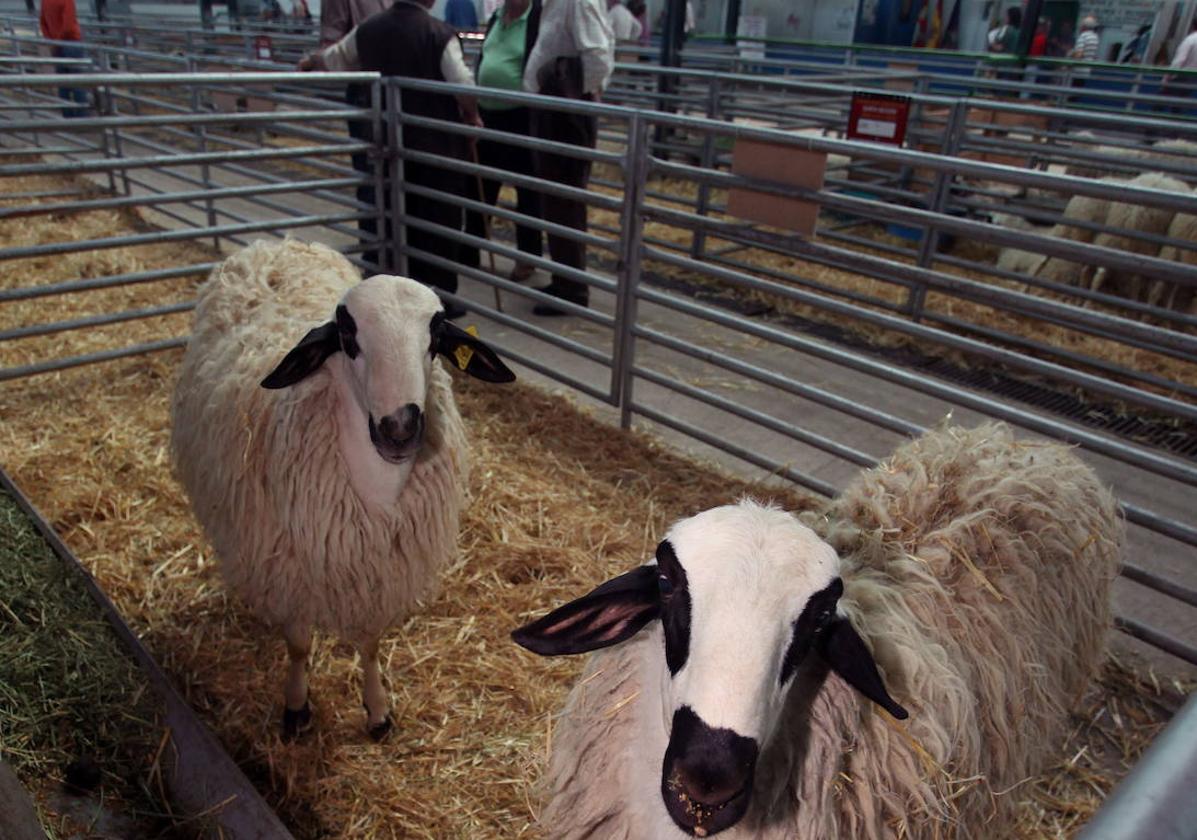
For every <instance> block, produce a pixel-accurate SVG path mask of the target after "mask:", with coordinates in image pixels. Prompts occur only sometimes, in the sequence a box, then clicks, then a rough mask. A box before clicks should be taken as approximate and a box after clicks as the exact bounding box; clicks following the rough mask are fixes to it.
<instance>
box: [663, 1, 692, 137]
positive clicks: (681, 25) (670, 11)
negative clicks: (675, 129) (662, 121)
mask: <svg viewBox="0 0 1197 840" xmlns="http://www.w3.org/2000/svg"><path fill="white" fill-rule="evenodd" d="M685 27H686V0H666V3H665V31H664V32H663V33H662V37H661V66H662V67H680V66H681V63H682V60H681V56H682V40H683V39H684V38H685V34H686V33H685ZM677 88H678V79H677V77H676V76H674V75H673V74H671V73H662V74H660V75H659V76H657V92H658V94H660V98H659V99H658V100H657V110H658V111H661V112H662V113H673V111H674V104H673V102H672V101H671V100H670V99H668V98H666V97H670V96H672V95H673V94H675V93H677ZM671 133H672V132H670V131H669V129H668V128H667V127H666V126H664V125H658V126H657V131H656V142H657V143H658V144H660V143H664V142H666V141H668V139H669V136H670V134H671ZM658 154H662V155H664V154H665V152H663V151H662V152H658Z"/></svg>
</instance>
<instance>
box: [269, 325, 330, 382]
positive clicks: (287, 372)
mask: <svg viewBox="0 0 1197 840" xmlns="http://www.w3.org/2000/svg"><path fill="white" fill-rule="evenodd" d="M340 349H341V340H340V337H339V336H338V335H337V324H336V322H335V321H329V322H328V323H327V324H321V325H320V326H318V327H316V328H315V329H313V330H310V331H309V332H308V334H307V335H305V336H304V337H303V338H301V339H300V340H299V343H298V344H296V345H295V346H294V347H292V348H291V352H289V353H287V355H286V356H283V360H282V361H281V362H279V363H278V367H276V368H275V369H274V370H272V371H271V372H270V375H269V376H267V377H266V378H265V379H263V380H262V387H263V388H287V387H289V386H291V385H294V384H295V383H296V382H299V381H301V380H303V379H306V378H307V377H309V376H311V375H312V374H313V373H315V372H316V371H317V370H319V369H320V366H321V365H322V364H324V360H325V359H327V358H328V357H329V356H331V355H332V354H333V353H336V352H337V351H338V350H340Z"/></svg>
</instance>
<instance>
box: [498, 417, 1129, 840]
mask: <svg viewBox="0 0 1197 840" xmlns="http://www.w3.org/2000/svg"><path fill="white" fill-rule="evenodd" d="M805 520H806V524H805V525H804V524H802V523H801V522H800V521H799V519H798V518H797V517H794V516H791V515H789V514H787V513H785V512H782V511H780V510H777V509H773V508H768V507H762V506H760V505H757V504H755V503H752V502H741V503H740V504H739V505H734V506H727V507H721V508H715V509H713V510H709V511H706V512H704V513H700V514H698V515H697V516H694V517H691V518H689V519H684V520H682V521H680V522H678V523H676V524H675V525H673V526H672V527H671V528H670V529H669V531H668V532H667V534H666V536H665V539H664V541H663V542H662V543H661V544H660V545H659V546H658V548H657V553H656V561H655V562H652V563H649V564H648V565H645V566H642V567H641V568H639V569H636V570H634V571H632V572H629V573H627V574H625V575H621V576H620V577H617V578H615V579H613V580H611V581H608V582H607V583H605V584H603V585H602V586H600V587H599V588H598V589H596V590H594V591H593V592H591V593H590V594H589V595H587V596H585V597H583V598H581V599H579V600H577V601H574V602H572V603H570V604H567V605H565V606H563V607H561V608H559V609H557V610H555V611H553V612H551V613H549V614H548V615H547V616H545V617H543V618H541V619H539V620H537V621H534V622H532V623H530V624H528V625H526V626H524V627H522V628H521V629H519V630H517V631H515V633H514V634H513V636H514V638H515V640H516V641H517V642H518V643H520V644H521V645H524V646H525V647H528V648H530V649H531V650H534V651H535V652H537V653H540V654H544V655H555V654H569V653H579V652H583V651H588V650H595V649H599V648H606V649H604V650H600V651H599V652H598V653H596V654H595V655H594V656H592V657H591V658H590V660H589V663H588V664H587V666H586V668H585V671H584V673H583V675H582V676H581V677H580V678H579V680H578V682H577V683H576V685H575V686H574V688H573V690H572V692H571V694H570V696H569V699H568V701H567V703H566V706H565V710H564V712H563V713H562V715H561V717H560V720H559V722H558V723H557V726H556V728H555V730H554V732H553V736H552V746H553V750H552V756H551V759H550V765H549V770H548V774H547V779H546V782H547V785H548V788H549V791H548V796H549V801H548V803H547V805H546V807H545V809H544V811H543V814H542V817H541V821H542V824H543V826H544V828H545V829H546V830H547V833H548V835H549V836H551V837H554V838H582V837H603V838H609V839H610V840H621V839H622V840H640V839H641V838H650V837H651V838H654V840H656V839H657V838H660V839H661V840H668V838H671V837H679V838H680V837H686V836H691V835H693V836H699V837H703V836H707V835H711V834H715V833H718V832H721V831H726V832H727V835H728V836H729V837H737V838H748V837H751V838H761V839H762V840H782V838H822V839H823V840H826V839H827V838H834V837H845V838H854V840H855V838H881V837H911V838H932V837H934V838H940V837H962V838H965V837H993V836H997V835H999V834H1001V833H1002V831H1003V829H1005V828H1008V827H1009V825H1010V822H1011V820H1012V817H1013V812H1014V810H1015V807H1016V802H1017V799H1018V796H1017V795H1016V794H1014V795H1012V791H1014V790H1015V789H1016V788H1017V786H1018V784H1019V783H1021V782H1023V781H1025V780H1026V779H1027V778H1028V777H1032V776H1034V775H1036V774H1038V773H1040V772H1041V771H1042V770H1043V769H1044V768H1045V767H1046V766H1047V765H1048V764H1049V763H1050V762H1051V761H1052V760H1053V758H1054V751H1055V750H1056V749H1057V748H1058V745H1059V743H1060V740H1061V738H1062V736H1063V735H1064V733H1065V730H1066V710H1067V708H1068V706H1069V705H1070V703H1072V702H1074V701H1075V700H1077V699H1078V697H1079V695H1080V693H1081V692H1082V690H1083V689H1084V688H1085V687H1086V685H1087V684H1088V683H1089V681H1090V679H1091V677H1092V675H1093V673H1094V670H1095V668H1096V666H1097V665H1098V663H1099V660H1100V658H1101V655H1102V652H1103V650H1104V643H1105V635H1106V631H1107V628H1108V625H1109V623H1110V611H1109V589H1110V583H1111V580H1112V578H1113V577H1114V575H1115V571H1116V568H1117V566H1118V556H1119V551H1120V542H1121V538H1122V522H1121V520H1120V518H1119V516H1118V513H1117V508H1116V506H1115V502H1114V499H1113V498H1112V496H1111V495H1110V493H1109V492H1108V491H1107V490H1106V489H1105V488H1103V487H1102V485H1101V484H1100V483H1099V482H1098V480H1097V479H1096V477H1095V476H1094V474H1093V472H1092V471H1091V470H1090V469H1089V468H1087V467H1086V466H1085V465H1084V464H1082V463H1081V462H1080V460H1079V459H1077V458H1076V457H1075V455H1074V454H1073V453H1072V452H1070V451H1069V450H1068V449H1067V448H1065V447H1063V446H1060V445H1057V444H1042V443H1027V442H1016V441H1014V440H1013V439H1012V436H1011V433H1010V431H1009V429H1008V428H1006V427H1005V426H1002V425H986V426H982V427H980V428H977V429H974V430H970V431H965V430H960V429H941V430H938V431H936V432H933V433H930V434H928V435H926V436H924V437H922V438H920V439H918V440H915V441H913V442H911V443H909V444H907V445H906V446H904V447H903V448H901V449H899V450H898V452H897V453H896V454H895V455H894V456H893V457H892V458H891V459H890V460H889V461H888V462H887V463H885V464H883V465H881V466H879V467H877V468H875V469H873V470H869V471H867V472H865V473H863V474H862V475H861V476H860V477H859V478H858V479H857V480H856V481H855V482H854V483H853V484H852V485H851V486H850V487H849V488H848V489H847V490H845V491H844V493H843V495H842V496H840V497H839V499H838V500H836V501H835V502H834V503H833V504H832V505H831V507H830V509H829V511H828V514H827V516H825V517H817V516H813V515H811V516H807V517H805ZM808 526H809V527H808ZM841 592H842V595H841ZM658 618H659V619H660V620H659V621H658V620H657V619H658ZM645 628H647V629H645ZM854 628H855V629H854ZM642 629H645V630H644V632H639V631H641V630H642ZM620 642H623V644H619V643H620ZM608 646H612V647H608ZM812 651H814V652H815V653H814V655H811V652H812ZM870 651H871V656H870ZM882 674H883V675H884V679H883V678H882V676H881V675H882ZM887 686H888V690H887ZM858 692H859V693H858ZM890 692H892V694H893V696H894V697H896V698H897V701H895V700H894V699H893V697H891V696H890ZM865 698H868V699H869V700H871V701H873V702H874V703H877V704H879V705H881V706H882V707H884V708H885V709H886V710H887V712H880V711H878V710H875V709H874V708H873V705H872V704H871V703H869V702H866V701H865ZM898 701H900V702H901V703H902V704H903V705H904V706H906V707H908V708H909V709H910V716H909V721H908V723H906V724H900V723H898V722H897V720H896V719H895V718H905V717H906V713H905V711H904V708H903V706H902V705H899V704H898Z"/></svg>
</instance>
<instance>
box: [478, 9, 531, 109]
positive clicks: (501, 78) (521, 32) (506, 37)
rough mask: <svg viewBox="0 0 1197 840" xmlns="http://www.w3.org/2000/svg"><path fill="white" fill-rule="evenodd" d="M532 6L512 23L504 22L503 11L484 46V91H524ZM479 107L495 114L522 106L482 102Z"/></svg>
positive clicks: (480, 81) (481, 81)
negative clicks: (488, 89) (526, 45)
mask: <svg viewBox="0 0 1197 840" xmlns="http://www.w3.org/2000/svg"><path fill="white" fill-rule="evenodd" d="M531 12H532V4H531V3H529V4H528V8H526V9H524V13H523V14H522V15H520V16H519V17H518V18H516V19H515V20H513V21H512V22H511V23H504V22H503V12H502V10H501V9H500V11H499V12H498V17H497V18H496V19H495V25H494V26H492V27H491V29H490V34H489V35H487V36H486V40H485V41H484V42H483V43H482V63H481V64H479V65H478V85H479V86H480V87H493V88H502V89H503V90H523V89H524V46H525V39H526V38H527V33H528V15H529V14H530V13H531ZM478 105H479V106H480V107H482V108H489V109H490V110H492V111H509V110H511V109H512V108H518V107H519V106H518V105H516V104H514V103H512V102H501V101H496V100H494V99H486V98H481V99H479V100H478Z"/></svg>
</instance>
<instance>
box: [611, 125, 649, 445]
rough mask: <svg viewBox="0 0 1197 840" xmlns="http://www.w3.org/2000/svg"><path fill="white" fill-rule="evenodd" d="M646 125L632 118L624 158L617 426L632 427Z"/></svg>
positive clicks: (615, 353) (614, 369)
mask: <svg viewBox="0 0 1197 840" xmlns="http://www.w3.org/2000/svg"><path fill="white" fill-rule="evenodd" d="M649 151H650V149H649V143H648V122H647V120H646V119H645V116H644V112H643V111H637V112H636V113H635V114H634V115H633V116H632V122H631V125H629V126H628V147H627V152H626V157H625V158H624V184H625V188H624V196H623V209H622V210H621V212H620V216H621V218H620V229H621V230H622V232H623V236H622V239H621V240H620V251H619V271H618V276H617V279H618V286H617V287H616V296H615V346H614V347H613V348H612V359H611V398H612V401H613V402H615V404H617V405H618V406H619V425H620V427H621V428H624V429H627V428H630V427H631V425H632V384H633V379H634V377H633V376H632V365H633V360H634V359H635V344H636V337H635V335H634V333H633V331H632V328H633V327H634V326H635V324H636V310H637V298H636V295H637V292H638V290H639V287H640V269H641V256H642V250H643V249H642V247H641V245H642V240H643V236H644V214H643V210H644V194H645V182H646V181H647V180H648V174H649V166H648V159H649Z"/></svg>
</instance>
